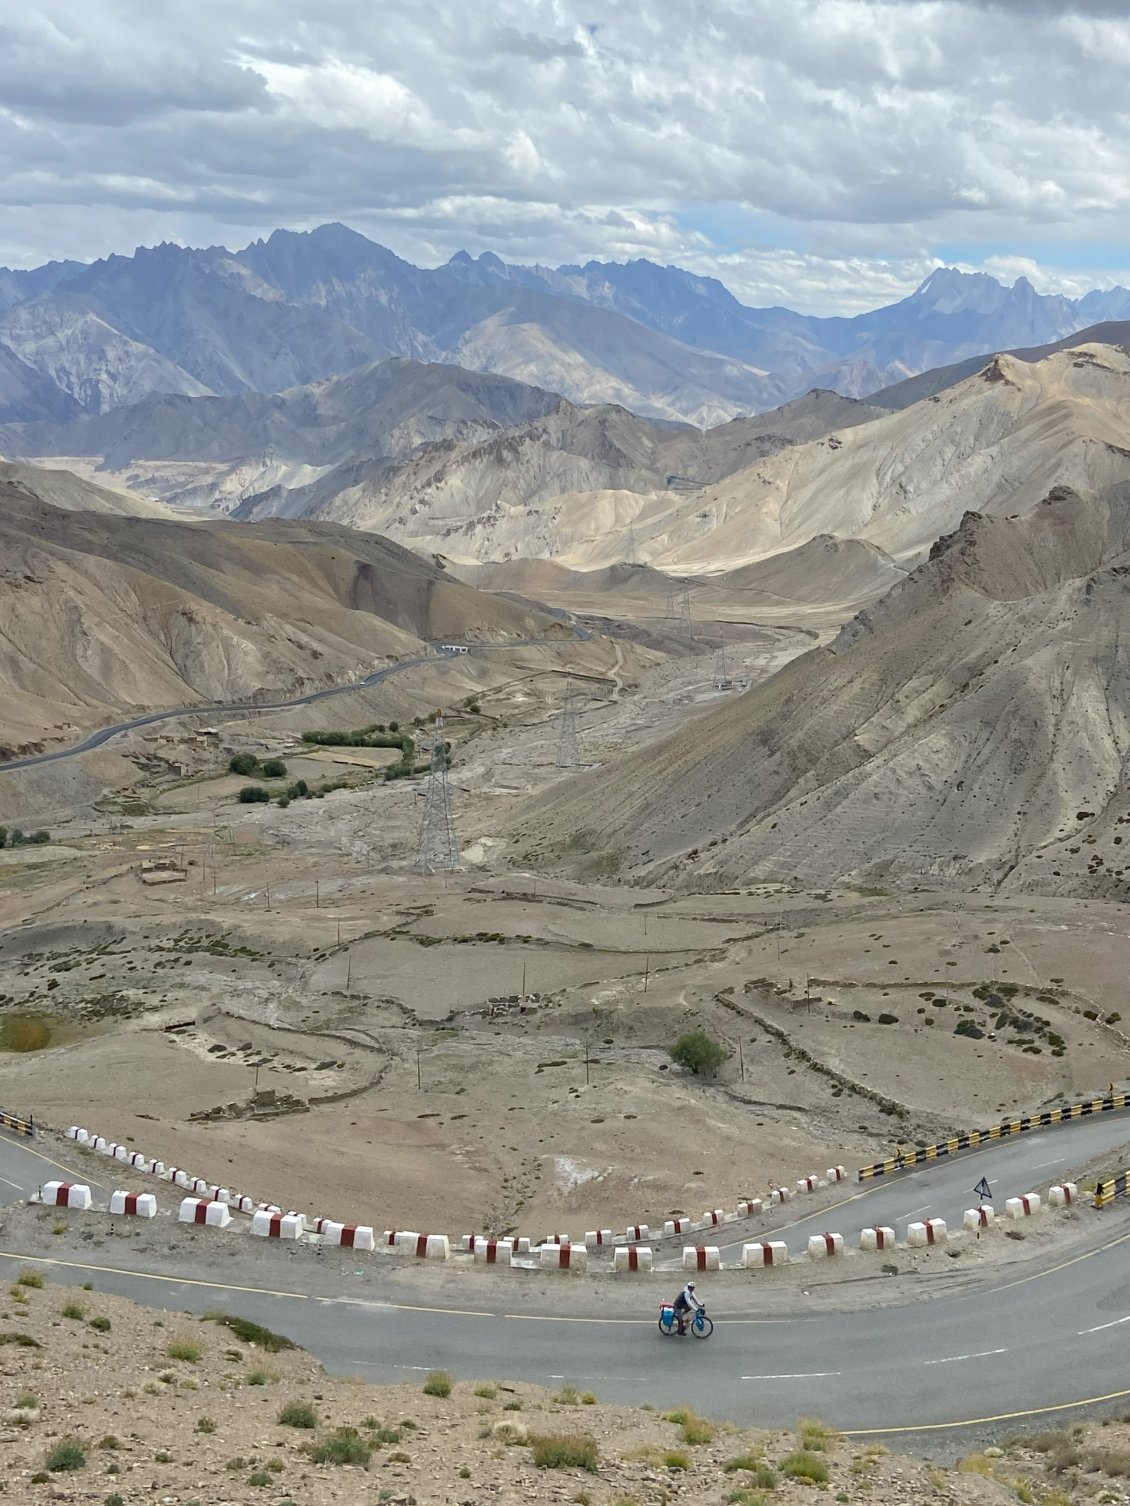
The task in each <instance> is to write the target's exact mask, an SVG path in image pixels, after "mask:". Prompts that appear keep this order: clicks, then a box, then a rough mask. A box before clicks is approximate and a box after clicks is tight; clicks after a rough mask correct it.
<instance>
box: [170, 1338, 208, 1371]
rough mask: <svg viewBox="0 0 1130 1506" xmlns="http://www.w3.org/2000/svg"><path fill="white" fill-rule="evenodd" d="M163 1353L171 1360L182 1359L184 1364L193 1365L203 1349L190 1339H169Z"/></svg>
mask: <svg viewBox="0 0 1130 1506" xmlns="http://www.w3.org/2000/svg"><path fill="white" fill-rule="evenodd" d="M165 1353H166V1354H167V1355H168V1356H169V1358H170V1359H171V1360H183V1361H184V1363H185V1364H186V1365H195V1364H197V1362H198V1361H199V1359H200V1356H201V1355H202V1354H203V1353H204V1351H203V1350H202V1349H201V1347H200V1345H199V1344H194V1343H193V1342H192V1340H191V1339H170V1340H169V1343H168V1346H167V1348H166V1349H165Z"/></svg>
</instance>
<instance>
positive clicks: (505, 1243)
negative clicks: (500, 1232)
mask: <svg viewBox="0 0 1130 1506" xmlns="http://www.w3.org/2000/svg"><path fill="white" fill-rule="evenodd" d="M474 1255H475V1261H476V1263H477V1264H481V1265H509V1264H510V1263H511V1260H512V1258H513V1253H512V1251H511V1249H510V1241H509V1240H508V1239H480V1240H478V1241H477V1242H476V1244H475V1249H474Z"/></svg>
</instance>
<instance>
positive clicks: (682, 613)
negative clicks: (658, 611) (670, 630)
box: [663, 580, 692, 633]
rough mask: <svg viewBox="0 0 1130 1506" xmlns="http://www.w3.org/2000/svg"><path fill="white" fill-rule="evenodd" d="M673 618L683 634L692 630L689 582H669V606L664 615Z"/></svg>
mask: <svg viewBox="0 0 1130 1506" xmlns="http://www.w3.org/2000/svg"><path fill="white" fill-rule="evenodd" d="M663 615H664V616H665V617H670V618H673V619H674V621H675V622H676V623H677V624H678V626H679V627H680V628H681V629H682V630H683V632H686V633H689V632H690V630H691V626H692V623H691V583H690V581H689V580H669V581H668V582H667V606H666V609H665V611H664V614H663Z"/></svg>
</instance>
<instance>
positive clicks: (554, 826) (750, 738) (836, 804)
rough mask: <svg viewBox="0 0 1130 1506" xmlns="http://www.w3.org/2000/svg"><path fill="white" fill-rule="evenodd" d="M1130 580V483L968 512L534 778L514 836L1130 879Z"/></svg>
mask: <svg viewBox="0 0 1130 1506" xmlns="http://www.w3.org/2000/svg"><path fill="white" fill-rule="evenodd" d="M1128 581H1130V484H1122V485H1120V486H1118V487H1116V488H1113V489H1111V490H1110V491H1109V492H1108V493H1107V494H1106V495H1105V496H1104V497H1101V498H1094V497H1091V498H1086V499H1084V498H1081V497H1079V496H1078V495H1076V494H1074V493H1071V492H1068V491H1066V490H1061V491H1058V492H1056V493H1055V494H1053V496H1051V497H1049V498H1048V499H1046V500H1045V501H1043V502H1041V503H1040V504H1039V505H1038V506H1037V507H1036V508H1034V509H1033V510H1032V511H1030V512H1029V513H1028V514H1027V515H1025V516H1023V517H1009V518H989V517H985V516H982V515H978V514H968V515H967V516H966V517H965V518H964V519H963V521H962V523H961V526H960V528H959V529H958V530H957V531H956V532H955V533H954V534H952V535H950V536H949V537H947V538H946V539H944V540H942V541H940V542H939V543H938V544H937V545H936V546H935V548H934V550H933V552H932V555H931V558H930V559H929V561H928V562H927V563H926V564H924V565H922V566H921V567H920V568H919V569H918V570H916V571H915V572H914V573H913V574H912V575H910V576H909V577H908V578H907V580H906V581H905V582H904V583H902V584H901V585H899V586H896V587H895V588H894V589H893V590H892V591H890V592H889V593H888V594H887V596H886V597H884V598H883V600H882V601H881V602H880V603H879V604H878V605H877V606H876V607H875V608H874V609H873V610H872V611H871V612H869V613H864V614H861V615H860V616H859V617H857V618H855V619H853V621H852V622H851V623H849V624H848V625H847V626H846V627H845V628H844V629H843V630H842V631H841V633H840V634H839V636H838V637H837V638H836V640H835V641H834V642H833V643H832V644H831V645H830V646H828V647H826V648H820V649H815V650H813V651H812V652H811V653H809V654H806V655H804V656H803V657H802V658H799V659H796V660H793V661H792V662H791V663H790V664H789V665H787V666H786V667H785V668H784V669H783V670H781V671H780V672H779V673H778V674H777V675H775V676H774V677H773V678H771V679H770V680H768V681H766V682H765V683H763V684H762V685H760V686H757V687H755V688H754V689H753V690H751V691H750V692H749V693H748V694H747V695H745V696H743V697H741V698H740V699H739V700H737V701H727V702H726V703H724V704H723V705H722V706H720V707H719V708H718V709H717V710H716V711H712V712H710V713H708V714H707V715H706V716H704V717H703V718H702V719H701V720H700V721H698V722H696V723H695V724H694V725H693V726H691V727H690V728H688V729H686V730H685V731H683V732H680V733H679V734H677V735H676V736H674V737H672V738H670V739H668V740H667V741H666V742H664V743H661V744H660V745H659V746H658V747H654V748H650V749H646V750H644V751H641V752H639V753H636V754H633V755H631V756H630V757H628V758H627V759H625V760H624V761H623V762H621V763H618V764H615V765H612V766H610V767H608V768H604V769H599V770H596V771H592V772H589V773H587V774H585V775H582V776H579V777H578V778H575V779H573V780H570V781H569V782H568V783H566V784H564V785H562V786H560V787H559V788H558V790H557V791H556V792H555V793H554V794H552V795H550V796H549V797H543V798H542V799H540V800H539V802H538V806H537V808H536V809H534V808H531V809H529V810H526V811H524V812H523V813H522V815H521V817H520V819H519V821H518V823H517V832H518V833H519V834H520V836H521V842H522V848H523V850H524V851H530V850H531V848H535V849H536V848H538V847H540V852H541V853H542V854H543V855H544V860H545V861H546V862H548V863H550V864H551V865H554V866H568V864H569V863H570V862H571V861H572V860H573V859H572V856H571V854H572V853H573V852H574V851H578V850H581V851H584V852H589V853H591V852H592V851H593V850H594V849H595V850H603V851H604V852H606V853H608V854H611V855H613V856H611V857H610V858H609V860H608V861H609V863H610V864H618V865H619V869H620V871H621V872H622V873H624V874H625V875H629V876H632V877H638V878H645V877H654V876H656V875H659V874H665V875H667V876H668V877H672V876H681V878H682V879H683V881H684V882H687V883H689V884H692V885H694V884H698V883H701V884H706V885H709V886H710V887H712V888H717V887H719V886H721V887H726V886H728V885H733V884H743V883H748V882H752V881H781V882H784V881H788V880H791V879H794V878H795V879H797V880H799V882H801V883H803V884H805V885H806V886H811V885H814V884H822V883H830V882H833V881H836V882H847V883H852V882H855V883H859V884H875V883H879V884H881V883H882V882H883V881H884V879H886V878H887V877H888V876H894V877H897V878H899V879H900V880H902V881H907V880H915V881H920V882H930V881H932V880H944V881H946V882H951V883H952V882H955V881H956V882H961V883H968V884H976V885H988V886H1000V885H1008V886H1010V887H1013V888H1017V887H1019V888H1025V887H1027V888H1032V889H1039V890H1042V891H1045V892H1084V893H1085V892H1091V893H1103V894H1107V895H1112V896H1113V895H1117V896H1119V897H1123V896H1126V895H1130V878H1127V877H1126V875H1127V874H1130V860H1128V859H1123V858H1122V857H1121V855H1120V854H1121V850H1122V843H1121V833H1122V831H1123V830H1124V829H1125V824H1126V823H1127V822H1128V821H1130V782H1128V780H1127V772H1126V759H1127V754H1128V752H1130V649H1128V645H1130V592H1128V590H1127V583H1128ZM578 834H579V835H578ZM578 844H579V845H578Z"/></svg>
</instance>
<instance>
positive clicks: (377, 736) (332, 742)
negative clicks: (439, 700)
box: [300, 713, 451, 782]
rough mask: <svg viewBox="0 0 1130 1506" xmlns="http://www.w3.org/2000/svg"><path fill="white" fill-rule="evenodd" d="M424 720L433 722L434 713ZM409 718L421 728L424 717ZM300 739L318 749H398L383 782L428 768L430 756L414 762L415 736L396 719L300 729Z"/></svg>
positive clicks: (447, 751)
mask: <svg viewBox="0 0 1130 1506" xmlns="http://www.w3.org/2000/svg"><path fill="white" fill-rule="evenodd" d="M427 720H428V721H433V722H434V721H435V714H434V713H433V714H432V715H431V716H430V717H428V718H427ZM412 721H413V725H414V726H417V727H422V726H423V725H424V723H425V718H424V717H421V716H416V717H413V718H412ZM302 741H303V742H304V743H312V744H314V746H316V747H319V748H399V749H400V757H399V759H397V761H396V763H390V764H389V766H388V768H387V769H385V771H384V776H383V777H384V779H385V781H386V782H391V781H392V780H394V779H411V778H412V777H413V776H414V775H416V774H426V773H427V772H428V770H429V769H430V768H431V760H430V759H429V760H427V761H426V762H424V763H417V762H416V739H415V738H414V737H413V736H412V734H411V733H410V732H402V731H401V729H400V723H399V722H389V723H388V725H387V726H386V725H385V723H384V722H374V723H373V724H372V726H370V727H355V728H353V729H352V731H345V730H342V731H340V732H338V731H328V730H327V731H321V732H304V733H303V734H302ZM443 746H444V752H445V754H446V756H447V763H448V766H449V767H450V765H451V744H450V743H444V745H443ZM300 782H301V781H300Z"/></svg>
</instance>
